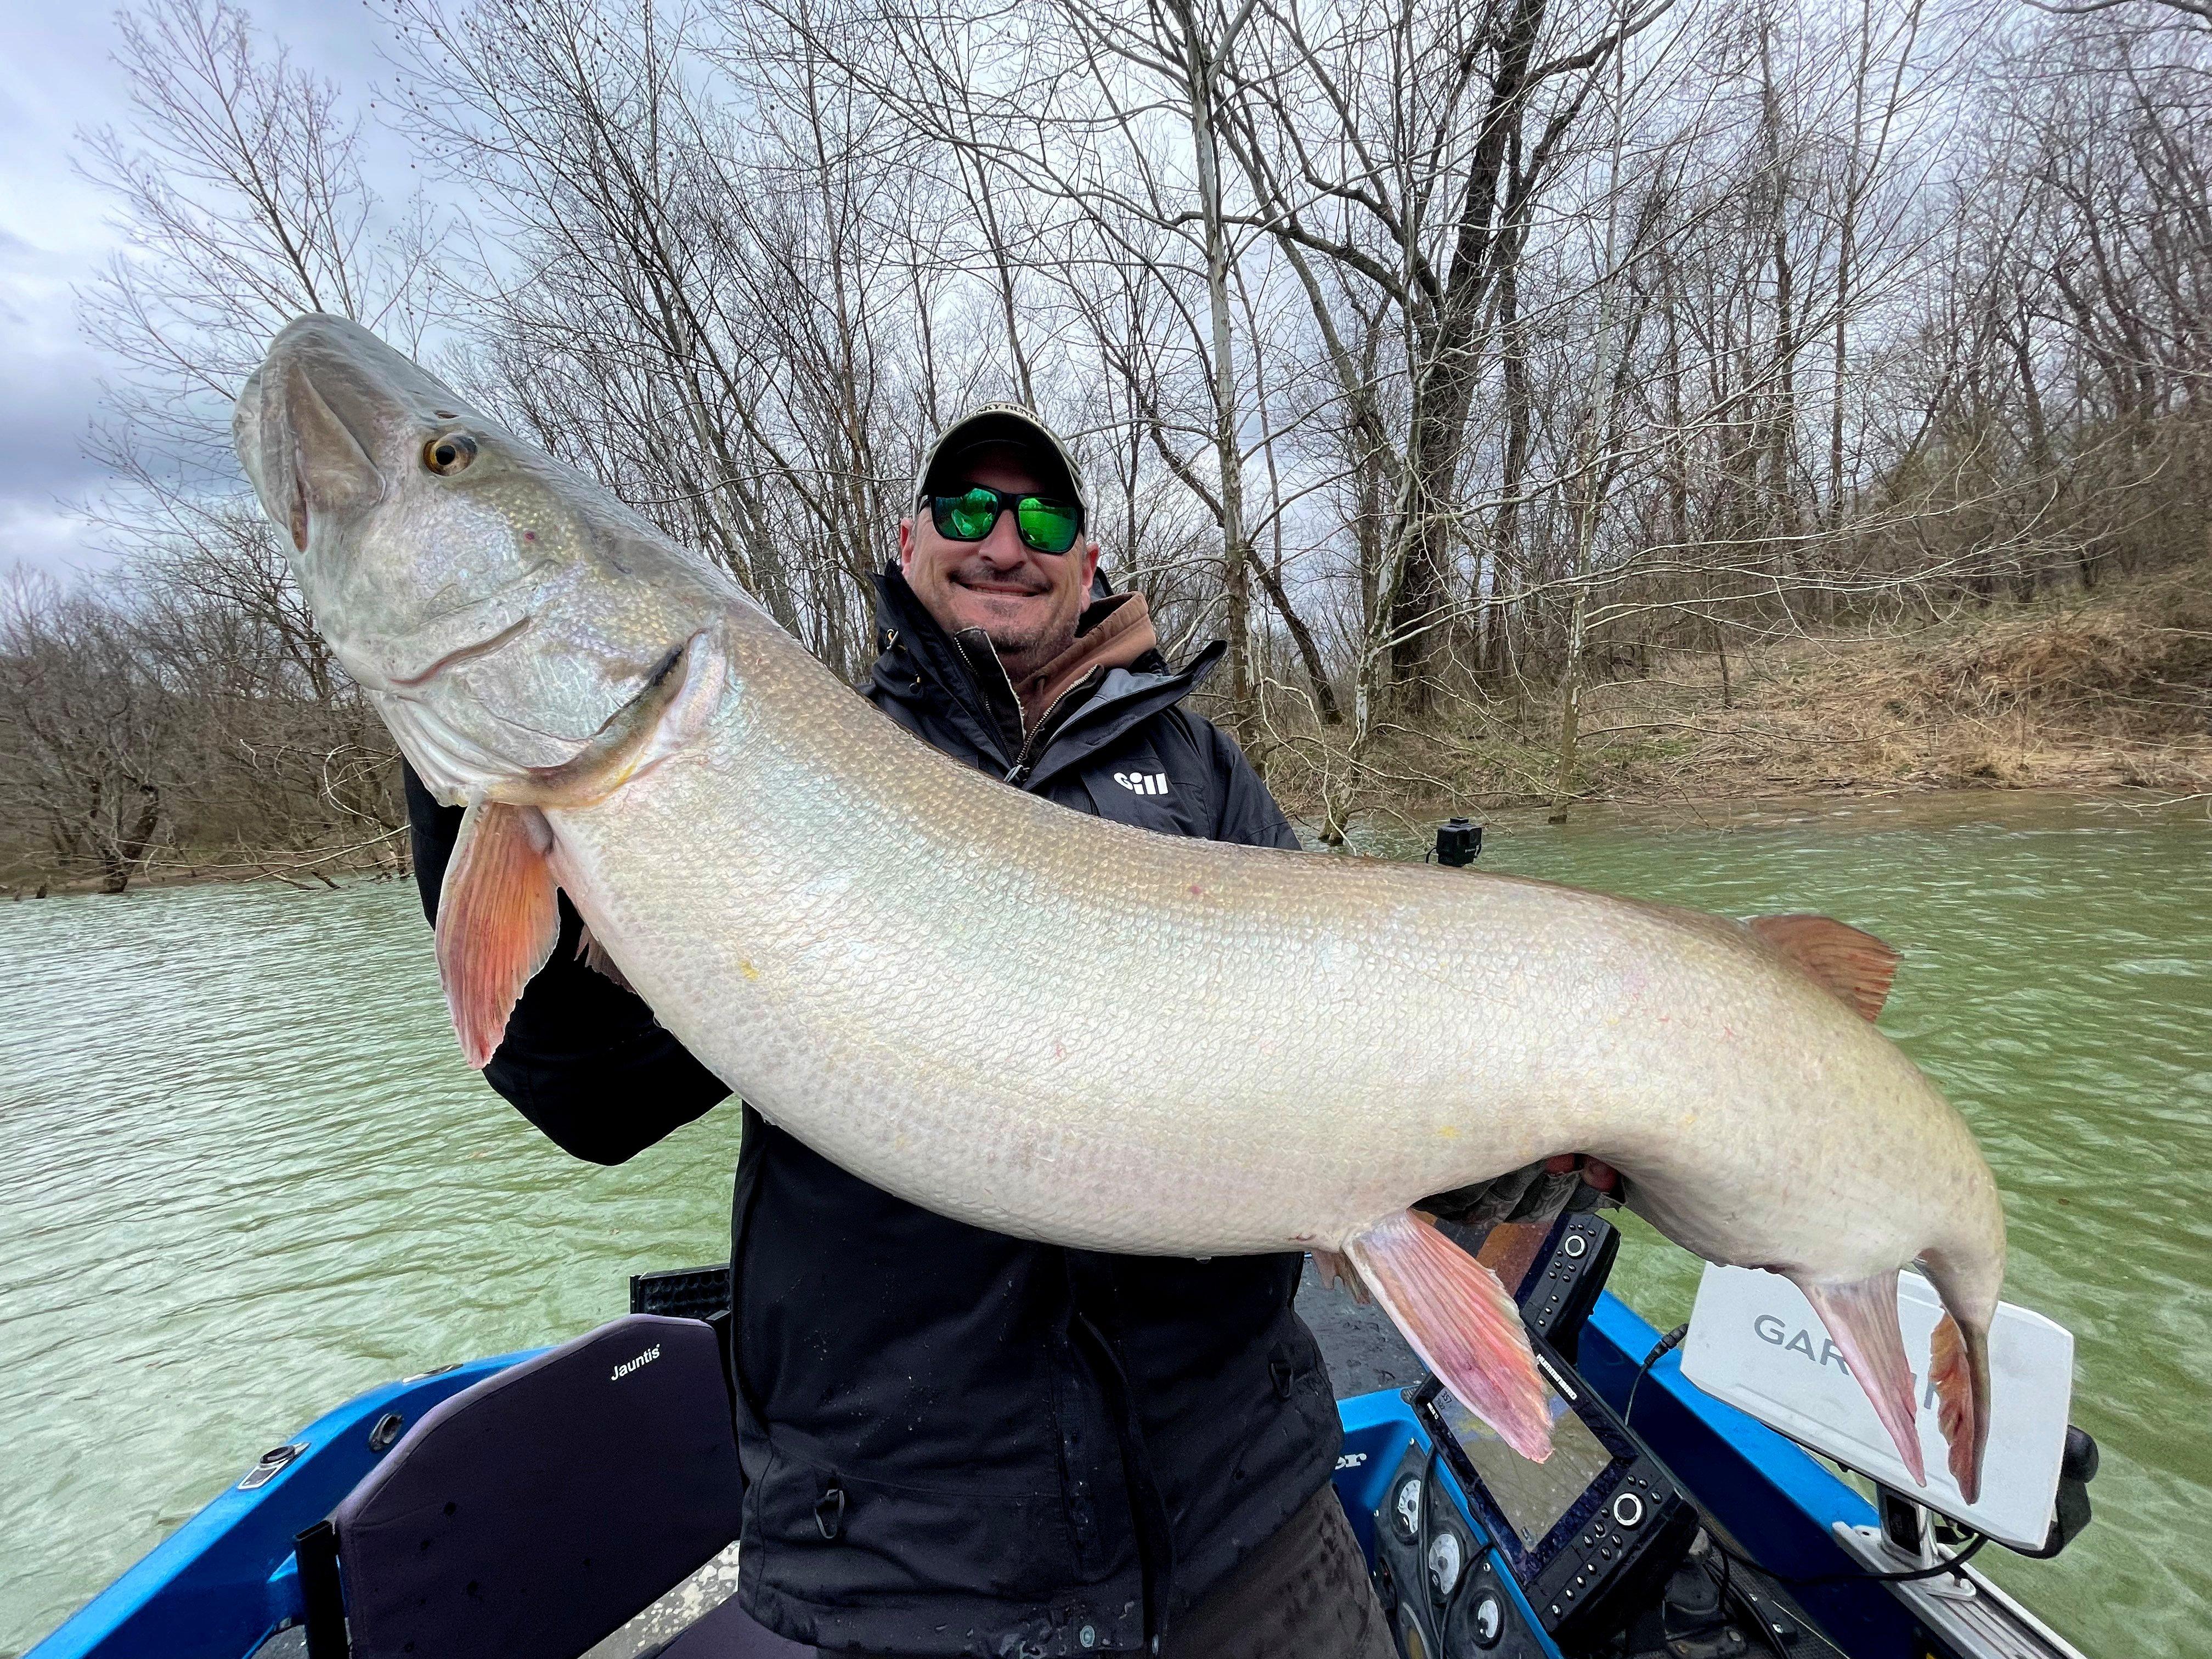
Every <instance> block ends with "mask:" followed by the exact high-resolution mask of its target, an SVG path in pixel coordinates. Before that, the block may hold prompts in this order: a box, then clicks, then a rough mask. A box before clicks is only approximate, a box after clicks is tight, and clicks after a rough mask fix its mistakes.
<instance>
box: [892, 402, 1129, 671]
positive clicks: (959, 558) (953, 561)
mask: <svg viewBox="0 0 2212 1659" xmlns="http://www.w3.org/2000/svg"><path fill="white" fill-rule="evenodd" d="M971 483H978V484H982V485H984V486H986V487H987V488H989V489H1003V490H1006V491H1007V492H1008V493H1009V494H1012V495H1054V494H1058V493H1059V487H1058V486H1048V485H1046V484H1045V483H1042V481H1041V479H1040V478H1039V477H1038V475H1037V473H1036V471H1035V470H1034V468H1033V467H1032V466H1031V465H1030V459H1029V458H1028V456H1027V455H1026V454H1024V453H1023V452H1022V451H1021V450H1020V449H1018V448H1016V447H1014V446H1013V445H1011V444H987V445H984V446H981V447H978V448H976V449H975V450H973V451H971V452H969V453H968V454H966V455H963V456H962V457H960V458H959V459H958V461H957V464H956V465H952V466H950V467H947V468H946V469H945V471H943V472H942V473H941V474H940V475H939V480H938V483H937V486H936V487H937V489H939V491H941V492H943V493H945V494H947V495H950V494H953V493H956V492H957V491H959V490H961V489H965V488H966V487H967V486H968V485H969V484H971ZM899 568H900V570H901V571H902V573H904V574H905V576H906V580H907V586H909V587H911V588H913V589H914V591H915V595H916V597H918V598H919V599H921V602H922V604H923V605H926V606H927V608H928V610H929V614H930V615H931V616H933V617H936V618H937V621H938V623H939V626H941V627H942V628H944V629H945V631H946V632H947V633H952V634H957V633H958V632H960V631H961V630H962V629H968V628H980V629H982V630H983V634H984V636H985V637H986V638H987V639H988V640H989V641H991V646H992V648H993V649H994V650H995V651H997V652H998V653H999V657H1000V660H1001V661H1002V662H1003V663H1005V665H1006V672H1007V673H1008V674H1009V675H1010V676H1012V678H1015V679H1019V678H1022V676H1023V675H1024V674H1025V673H1029V672H1030V671H1034V670H1036V669H1038V668H1041V667H1042V666H1043V665H1045V664H1046V663H1048V662H1050V661H1051V660H1052V659H1053V658H1054V657H1056V656H1058V655H1059V654H1060V653H1061V652H1062V651H1064V650H1065V649H1066V647H1067V646H1068V643H1069V642H1070V641H1073V639H1074V638H1075V623H1076V619H1077V618H1078V617H1080V616H1081V615H1082V614H1083V607H1084V605H1085V601H1086V600H1087V599H1088V598H1089V596H1090V593H1091V573H1092V572H1094V571H1095V570H1097V568H1098V544H1097V543H1096V542H1093V541H1087V540H1086V541H1083V542H1079V543H1078V544H1076V545H1075V546H1073V547H1071V548H1070V549H1068V550H1067V551H1066V552H1065V553H1040V552H1038V551H1036V550H1035V549H1034V548H1030V547H1025V546H1024V545H1023V544H1022V538H1020V536H1019V535H1018V534H1017V533H1016V532H1015V530H1014V515H1013V514H1012V513H1011V512H1002V513H1000V514H999V518H998V522H997V523H995V524H994V525H993V526H991V533H990V534H989V535H987V536H986V537H984V538H983V539H982V540H981V541H980V542H956V541H953V540H951V538H947V537H945V536H942V535H939V533H938V529H937V526H936V524H935V523H934V522H933V520H932V519H931V518H930V515H929V513H928V511H927V509H926V508H924V509H921V510H919V511H917V512H915V513H914V514H912V515H911V516H910V517H908V518H905V519H902V520H900V521H899Z"/></svg>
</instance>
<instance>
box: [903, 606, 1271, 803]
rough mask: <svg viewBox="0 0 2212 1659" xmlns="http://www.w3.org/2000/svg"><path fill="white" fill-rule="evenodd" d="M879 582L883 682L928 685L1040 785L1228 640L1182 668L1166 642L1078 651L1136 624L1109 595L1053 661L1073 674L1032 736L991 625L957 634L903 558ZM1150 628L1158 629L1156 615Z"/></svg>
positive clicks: (1009, 767) (1028, 783) (1177, 690)
mask: <svg viewBox="0 0 2212 1659" xmlns="http://www.w3.org/2000/svg"><path fill="white" fill-rule="evenodd" d="M875 584H876V628H877V643H878V647H879V651H880V654H879V655H878V657H877V659H876V663H875V670H874V676H873V678H874V681H875V684H876V687H877V689H878V690H879V691H881V692H884V693H887V694H889V695H890V696H904V697H909V698H910V697H912V696H914V695H915V690H926V691H927V693H929V694H930V695H931V700H932V701H933V702H935V703H937V705H938V706H939V709H940V711H941V712H942V713H944V714H945V715H946V716H947V717H948V718H949V719H951V721H952V722H953V724H954V725H956V726H958V727H959V728H960V729H961V731H962V732H963V734H964V735H965V736H966V737H967V738H968V739H969V742H971V743H973V744H975V746H976V747H977V749H978V750H981V752H982V753H984V754H986V755H988V756H990V757H992V758H993V759H994V760H995V761H996V762H997V763H998V764H999V767H1000V770H1001V771H1002V772H1004V773H1006V774H1007V775H1008V781H1013V782H1018V783H1021V784H1023V785H1024V786H1025V787H1030V788H1035V787H1038V786H1039V785H1040V784H1042V783H1043V782H1044V781H1046V780H1047V779H1048V777H1050V776H1051V775H1054V774H1056V773H1059V772H1060V771H1063V770H1065V769H1066V768H1067V766H1068V765H1070V764H1071V763H1074V762H1076V761H1078V760H1080V759H1081V758H1083V757H1085V756H1086V755H1089V754H1091V753H1094V752H1096V751H1097V750H1099V749H1101V748H1103V747H1104V746H1105V745H1106V744H1109V743H1111V742H1113V741H1114V740H1115V738H1119V737H1120V736H1121V734H1122V733H1123V732H1127V731H1128V730H1129V729H1130V727H1132V726H1136V725H1138V724H1139V723H1140V722H1141V721H1144V720H1149V719H1151V718H1152V716H1153V715H1154V714H1158V713H1159V712H1160V711H1161V710H1162V709H1164V708H1168V707H1170V705H1172V704H1174V703H1176V702H1180V701H1181V700H1182V698H1183V697H1184V696H1187V695H1188V693H1189V692H1190V691H1191V690H1193V689H1194V687H1196V686H1197V685H1198V684H1200V682H1201V681H1202V680H1204V679H1205V678H1206V675H1207V674H1208V673H1210V672H1211V671H1212V668H1213V665H1214V664H1215V663H1216V662H1218V661H1219V660H1220V659H1221V656H1222V653H1224V652H1225V650H1226V649H1227V648H1228V647H1226V646H1225V644H1224V643H1223V642H1222V641H1219V640H1216V641H1213V642H1212V643H1211V644H1210V645H1208V646H1207V647H1206V648H1205V649H1204V650H1202V651H1200V653H1198V654H1197V655H1196V656H1195V657H1194V658H1192V659H1191V660H1190V661H1189V662H1188V664H1187V665H1184V667H1182V669H1181V670H1179V671H1178V670H1173V669H1170V667H1169V665H1168V662H1167V659H1166V658H1164V657H1163V656H1162V655H1161V654H1160V653H1159V650H1158V646H1157V644H1152V645H1149V646H1148V647H1146V649H1145V650H1144V651H1142V652H1141V653H1139V654H1137V655H1136V656H1135V657H1134V658H1133V659H1130V660H1128V661H1127V662H1126V663H1125V662H1123V661H1121V657H1122V655H1123V654H1124V653H1121V652H1120V651H1117V650H1115V649H1113V648H1112V646H1111V644H1110V643H1109V645H1108V647H1107V648H1106V649H1104V650H1103V651H1102V652H1100V653H1098V654H1097V655H1096V656H1092V655H1087V654H1085V655H1083V656H1081V658H1080V660H1079V661H1073V660H1072V659H1075V658H1076V657H1077V654H1078V653H1079V648H1081V647H1083V645H1084V640H1085V636H1086V635H1090V634H1091V633H1093V632H1094V631H1098V630H1101V629H1114V632H1113V633H1111V634H1109V635H1108V640H1109V641H1112V640H1113V639H1114V638H1115V637H1116V636H1117V635H1119V634H1120V633H1121V629H1125V628H1127V626H1128V623H1127V622H1121V617H1120V613H1121V611H1122V610H1123V609H1124V608H1125V607H1124V605H1123V600H1124V599H1125V598H1126V597H1127V596H1124V595H1118V594H1117V595H1111V596H1109V597H1108V598H1107V599H1102V600H1099V601H1097V602H1096V603H1094V604H1093V605H1091V606H1089V607H1088V608H1086V609H1085V611H1084V613H1083V619H1082V621H1081V622H1079V623H1078V624H1077V627H1078V630H1079V631H1078V635H1077V639H1076V643H1075V646H1073V647H1070V650H1069V653H1065V654H1063V655H1062V656H1061V657H1060V659H1057V660H1056V661H1055V662H1054V664H1052V665H1048V668H1047V670H1046V671H1045V672H1047V673H1048V674H1054V675H1055V677H1056V678H1066V679H1068V680H1069V684H1067V685H1066V687H1065V689H1062V690H1060V692H1059V701H1058V702H1056V703H1055V704H1054V707H1053V710H1052V713H1051V714H1050V716H1049V718H1048V720H1046V721H1045V722H1044V723H1043V724H1042V725H1041V726H1039V728H1038V730H1037V731H1036V732H1035V733H1032V734H1030V738H1029V740H1028V741H1027V742H1025V741H1024V733H1023V730H1022V715H1021V703H1020V701H1019V699H1018V697H1017V696H1015V694H1014V688H1013V685H1012V682H1011V681H1009V680H1008V679H1007V678H1006V670H1005V669H1004V668H1003V667H1001V666H1000V663H999V659H998V653H995V652H994V651H993V650H992V649H991V646H990V642H989V641H987V640H986V639H985V638H984V637H983V635H982V632H981V629H965V630H963V632H962V633H961V634H959V635H951V634H947V633H946V632H945V629H944V628H943V627H942V626H941V625H940V624H939V623H938V620H937V618H936V617H933V616H931V615H930V614H929V611H928V609H927V606H925V605H923V604H922V602H921V599H920V598H919V597H918V596H917V595H916V594H915V591H914V590H913V588H911V587H909V586H908V585H907V581H906V578H905V577H904V576H903V575H902V574H900V571H899V568H898V567H897V566H896V564H886V565H885V566H884V568H883V570H882V571H881V572H880V573H878V575H877V576H876V578H875ZM1134 620H1135V619H1134V618H1129V619H1128V621H1129V622H1133V621H1134ZM1117 622H1120V623H1121V625H1120V627H1116V626H1115V624H1116V623H1117ZM1131 631H1132V632H1133V630H1131ZM1144 631H1145V632H1146V633H1147V634H1149V633H1151V632H1152V627H1151V623H1150V622H1149V621H1146V622H1145V623H1144ZM1071 666H1073V668H1074V669H1075V670H1076V671H1074V672H1073V675H1072V676H1070V675H1069V674H1068V673H1066V669H1067V668H1069V667H1071ZM1031 750H1034V752H1030V751H1031ZM1016 773H1018V774H1019V776H1018V777H1017V776H1015V774H1016Z"/></svg>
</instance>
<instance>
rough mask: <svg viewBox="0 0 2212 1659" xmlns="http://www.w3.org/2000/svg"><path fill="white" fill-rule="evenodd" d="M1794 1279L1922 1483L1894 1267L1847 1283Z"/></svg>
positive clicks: (1922, 1465)
mask: <svg viewBox="0 0 2212 1659" xmlns="http://www.w3.org/2000/svg"><path fill="white" fill-rule="evenodd" d="M1795 1283H1796V1286H1797V1288H1798V1289H1799V1290H1801V1291H1804V1293H1805V1299H1806V1300H1807V1301H1808V1302H1810V1303H1811V1304H1813V1311H1814V1313H1817V1314H1818V1315H1820V1322H1821V1323H1822V1324H1823V1325H1825V1326H1826V1327H1827V1328H1828V1334H1829V1335H1830V1336H1832V1337H1833V1338H1835V1339H1836V1346H1837V1347H1838V1348H1840V1349H1841V1350H1842V1351H1843V1355H1844V1364H1847V1365H1849V1366H1850V1368H1851V1375H1852V1376H1855V1377H1857V1379H1858V1385H1859V1387H1861V1388H1862V1389H1865V1390H1866V1396H1867V1398H1868V1399H1869V1401H1873V1402H1874V1413H1875V1416H1876V1417H1878V1418H1880V1419H1881V1425H1882V1427H1884V1428H1885V1429H1887V1430H1888V1431H1889V1437H1890V1439H1891V1440H1892V1441H1893V1442H1894V1443H1895V1444H1896V1446H1897V1455H1899V1457H1901V1458H1903V1459H1904V1460H1905V1468H1907V1469H1908V1470H1910V1471H1911V1474H1912V1478H1913V1479H1914V1480H1917V1481H1918V1482H1919V1483H1920V1484H1921V1485H1922V1486H1926V1485H1927V1484H1928V1468H1927V1464H1926V1463H1925V1462H1923V1459H1922V1457H1921V1455H1920V1430H1919V1425H1918V1423H1917V1416H1918V1401H1917V1398H1916V1396H1915V1394H1914V1390H1913V1385H1912V1367H1911V1364H1910V1363H1909V1362H1907V1360H1906V1359H1905V1333H1904V1331H1903V1330H1902V1329H1900V1328H1899V1326H1898V1322H1897V1270H1896V1269H1895V1268H1892V1269H1891V1270H1890V1271H1889V1272H1887V1273H1876V1274H1875V1275H1874V1276H1873V1277H1872V1278H1871V1279H1859V1280H1857V1282H1855V1283H1852V1284H1849V1285H1834V1284H1822V1283H1820V1281H1818V1280H1813V1279H1796V1280H1795Z"/></svg>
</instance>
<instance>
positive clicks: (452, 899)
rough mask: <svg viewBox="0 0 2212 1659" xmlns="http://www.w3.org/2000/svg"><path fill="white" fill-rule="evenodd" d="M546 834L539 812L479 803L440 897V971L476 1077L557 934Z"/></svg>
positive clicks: (472, 810)
mask: <svg viewBox="0 0 2212 1659" xmlns="http://www.w3.org/2000/svg"><path fill="white" fill-rule="evenodd" d="M552 844H553V838H552V833H551V831H550V829H548V828H547V827H546V823H545V819H544V816H543V815H542V814H540V813H539V812H538V810H537V809H536V808H535V807H531V806H507V805H501V803H499V802H496V801H477V803H476V804H475V805H471V807H470V808H469V810H468V812H467V814H466V816H465V817H463V818H462V819H461V833H460V839H459V841H458V842H455V843H454V847H453V859H452V861H451V862H449V863H448V864H447V866H446V883H445V886H444V887H443V888H442V889H441V890H440V892H439V895H438V974H439V977H440V978H441V980H443V981H444V982H445V987H446V1006H447V1007H448V1008H450V1009H451V1010H452V1011H453V1030H455V1031H456V1032H457V1033H459V1036H460V1039H461V1054H462V1055H463V1056H464V1057H465V1059H466V1060H468V1062H469V1064H470V1065H471V1066H475V1067H477V1069H478V1070H479V1071H481V1070H482V1069H483V1066H484V1064H485V1062H486V1061H488V1060H490V1058H491V1057H492V1054H493V1053H494V1052H495V1050H496V1049H497V1048H499V1044H500V1039H501V1037H502V1036H505V1035H506V1034H507V1016H508V1014H510V1013H512V1012H513V1010H514V1003H515V999H516V998H518V997H520V995H521V994H522V987H524V986H526V985H527V984H529V983H530V981H531V978H532V975H535V974H536V973H537V972H538V969H540V968H543V967H544V965H545V959H546V958H547V957H550V956H551V955H552V954H553V945H554V942H555V940H556V939H558V937H559V936H560V932H561V910H560V906H559V904H558V903H557V902H556V900H555V897H554V884H553V871H552V867H551V866H550V865H549V864H548V863H547V862H546V857H545V855H546V854H548V853H549V852H550V851H551V850H552Z"/></svg>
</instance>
